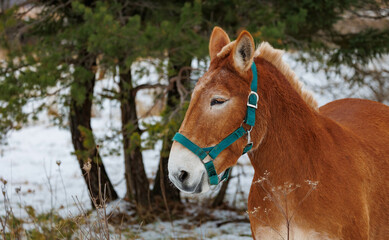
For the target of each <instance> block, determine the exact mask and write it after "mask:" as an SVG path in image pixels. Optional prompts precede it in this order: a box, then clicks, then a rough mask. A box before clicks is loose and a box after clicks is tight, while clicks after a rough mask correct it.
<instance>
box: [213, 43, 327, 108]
mask: <svg viewBox="0 0 389 240" xmlns="http://www.w3.org/2000/svg"><path fill="white" fill-rule="evenodd" d="M234 44H235V41H233V42H230V43H229V44H227V45H226V46H224V47H223V48H222V50H221V51H220V52H219V53H218V54H217V56H218V57H220V58H223V57H225V56H227V55H228V54H229V53H230V52H231V50H232V48H233V45H234ZM283 54H284V51H282V50H279V49H274V48H273V47H272V46H271V45H270V44H269V43H267V42H262V43H261V45H259V47H258V48H257V50H256V51H255V53H254V57H261V58H263V59H265V60H266V61H268V62H270V63H271V64H273V66H274V67H276V68H277V69H278V71H280V72H281V73H282V74H283V75H284V76H285V78H286V79H287V80H288V81H289V83H290V85H292V87H293V88H294V89H295V90H296V91H297V93H298V94H300V96H301V97H302V99H303V100H304V101H305V102H306V103H307V104H308V105H309V106H310V107H312V108H313V109H314V110H315V111H319V108H318V104H317V101H316V100H315V98H314V97H313V94H312V93H311V92H310V91H309V90H306V89H303V87H304V84H303V83H302V82H301V81H299V79H298V78H297V76H296V74H295V73H294V72H293V71H292V69H291V68H290V67H289V65H288V64H287V63H285V62H284V61H283V60H282V55H283Z"/></svg>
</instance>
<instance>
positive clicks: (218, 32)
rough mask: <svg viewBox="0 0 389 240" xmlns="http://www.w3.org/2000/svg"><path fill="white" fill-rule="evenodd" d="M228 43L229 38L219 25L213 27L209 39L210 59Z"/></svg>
mask: <svg viewBox="0 0 389 240" xmlns="http://www.w3.org/2000/svg"><path fill="white" fill-rule="evenodd" d="M229 43H230V38H229V37H228V35H227V33H226V32H225V31H224V30H223V29H221V28H219V27H214V28H213V31H212V35H211V39H210V40H209V56H210V57H211V61H212V59H214V58H215V57H216V55H217V54H218V53H219V52H220V50H222V48H223V47H224V46H225V45H227V44H229Z"/></svg>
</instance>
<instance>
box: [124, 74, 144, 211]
mask: <svg viewBox="0 0 389 240" xmlns="http://www.w3.org/2000/svg"><path fill="white" fill-rule="evenodd" d="M119 87H120V109H121V114H122V135H123V149H124V165H125V179H126V187H127V194H126V197H127V198H128V199H129V200H132V201H135V203H136V206H137V209H138V213H139V214H140V215H143V213H144V212H145V211H148V210H149V208H150V199H149V197H150V188H149V181H148V179H147V176H146V172H145V169H144V165H143V157H142V152H141V149H140V144H141V141H140V136H141V130H140V129H139V125H138V116H137V114H136V104H135V95H136V93H135V91H134V89H133V87H132V76H131V70H128V72H125V73H122V72H121V73H120V82H119Z"/></svg>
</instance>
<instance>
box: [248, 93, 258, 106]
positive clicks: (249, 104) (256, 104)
mask: <svg viewBox="0 0 389 240" xmlns="http://www.w3.org/2000/svg"><path fill="white" fill-rule="evenodd" d="M253 94H254V95H255V96H256V97H257V101H256V102H255V105H253V104H251V103H250V96H251V95H253ZM258 99H259V96H258V94H257V93H256V92H254V91H251V92H250V94H249V97H248V98H247V106H249V107H252V108H255V109H257V107H258Z"/></svg>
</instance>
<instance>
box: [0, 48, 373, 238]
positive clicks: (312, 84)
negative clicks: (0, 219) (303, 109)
mask: <svg viewBox="0 0 389 240" xmlns="http://www.w3.org/2000/svg"><path fill="white" fill-rule="evenodd" d="M284 59H285V60H286V61H287V62H289V63H290V65H291V67H292V69H294V70H295V71H296V74H297V75H298V76H299V78H300V79H301V80H302V81H304V82H305V83H306V86H307V88H308V89H311V90H316V91H315V96H316V99H317V100H318V102H319V104H320V105H323V104H325V103H327V102H329V101H332V100H334V99H335V98H341V97H345V96H350V95H352V96H355V97H359V96H363V93H366V91H367V89H359V90H358V92H355V91H353V90H349V89H348V87H347V85H345V84H344V83H342V82H341V81H340V80H336V79H331V81H327V80H326V78H325V75H324V73H316V74H314V73H310V72H306V70H305V69H304V67H302V66H299V65H297V63H296V62H294V61H293V59H292V58H291V57H290V55H286V56H285V57H284ZM144 81H146V79H141V81H140V82H144ZM334 82H335V85H333V86H336V87H332V88H331V86H330V88H328V89H327V90H325V89H323V87H322V86H324V85H326V84H330V85H331V84H334ZM98 84H99V85H98V86H97V89H101V88H102V85H104V84H110V83H109V82H107V81H100V82H99V83H98ZM318 89H321V90H320V91H318ZM353 94H355V95H353ZM139 98H140V99H139V100H140V101H143V102H145V103H147V104H149V105H151V104H152V102H153V101H152V100H150V98H148V97H147V96H146V95H141V96H139ZM95 115H96V116H95V117H94V118H93V119H92V128H93V130H94V133H95V135H96V137H97V139H102V138H103V137H104V136H105V135H106V134H110V133H109V132H108V131H109V129H110V128H111V127H112V126H114V127H117V128H119V127H120V108H119V105H118V104H115V103H113V102H109V101H104V102H103V109H100V110H98V113H97V114H95ZM112 134H114V133H112ZM109 144H110V143H106V142H104V143H103V144H102V149H101V151H102V153H103V155H104V153H105V152H104V151H107V149H108V148H109V147H113V148H114V147H116V148H120V147H121V146H120V144H118V146H115V145H114V146H110V145H109ZM113 144H116V143H113ZM160 147H161V146H160V144H157V146H156V149H153V150H147V151H144V152H143V157H144V163H145V169H146V172H147V175H148V176H149V177H150V178H152V177H153V176H154V175H155V172H156V170H157V167H158V159H159V149H160ZM72 151H73V148H72V143H71V137H70V132H69V130H67V129H59V128H58V127H55V126H52V125H51V124H50V122H49V121H48V120H45V119H44V120H43V121H40V122H39V123H36V124H32V125H30V126H27V127H25V128H23V129H22V130H20V131H16V132H13V133H12V134H11V135H10V136H9V138H8V144H7V145H5V146H0V178H2V179H5V180H7V181H8V184H7V193H8V195H9V198H10V201H11V203H12V206H13V209H14V213H15V214H16V216H18V214H19V215H20V216H23V215H24V213H23V211H20V210H18V208H19V205H22V206H26V205H31V206H33V207H34V208H35V209H36V210H38V211H41V212H44V211H48V210H50V209H60V210H59V212H60V214H62V215H64V216H67V215H68V214H69V212H72V213H73V214H77V208H76V207H75V205H74V200H73V197H74V196H77V197H78V199H79V200H80V201H81V202H82V203H83V204H85V206H86V207H87V208H89V207H90V203H89V198H88V195H87V188H86V185H85V184H84V180H83V178H82V176H81V171H80V169H79V166H78V162H77V161H76V158H75V156H74V155H72V154H71V153H72ZM121 151H122V150H121V149H119V152H120V153H121ZM103 161H104V164H105V167H106V170H107V172H108V175H109V177H110V179H111V180H112V182H113V184H114V185H115V189H116V190H117V192H118V194H119V195H120V196H121V197H123V196H124V194H125V183H124V166H123V159H122V157H121V156H109V157H103ZM238 163H239V167H237V168H234V171H233V176H234V175H235V176H236V175H238V174H239V175H240V177H239V178H238V177H235V178H233V179H232V180H231V183H230V186H229V188H228V194H227V200H228V202H229V204H230V205H233V206H238V207H240V208H241V209H242V214H241V215H240V216H236V215H237V214H238V213H236V212H229V211H223V212H220V211H219V212H212V213H210V214H215V215H219V216H222V218H223V217H224V218H225V219H230V218H233V217H242V216H243V217H244V215H245V212H244V209H245V204H246V199H247V195H248V191H249V188H250V184H251V180H252V176H253V169H252V168H251V165H250V162H249V160H248V158H247V156H243V157H242V158H241V159H240V160H239V161H238ZM16 188H20V192H18V193H17V191H16ZM211 195H212V193H211ZM184 197H187V198H193V196H188V195H184ZM207 197H209V196H205V197H204V196H203V197H195V198H196V199H197V201H198V202H200V203H199V205H201V201H204V199H207ZM2 201H3V199H1V200H0V206H1V207H0V215H3V214H4V208H3V202H2ZM245 217H246V218H247V216H245ZM220 221H223V220H222V219H220V218H219V219H217V220H215V221H209V222H205V223H203V224H201V225H200V226H196V227H193V228H190V230H188V229H187V228H188V227H187V225H188V224H190V223H188V221H185V220H180V221H176V222H173V224H171V223H170V222H156V223H153V224H149V225H145V226H139V225H138V226H133V227H134V229H135V230H136V231H139V234H138V236H139V237H140V238H145V239H154V238H166V237H194V238H206V239H212V238H213V239H250V225H249V223H247V222H241V223H229V224H223V225H222V226H220V227H218V223H220Z"/></svg>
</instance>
